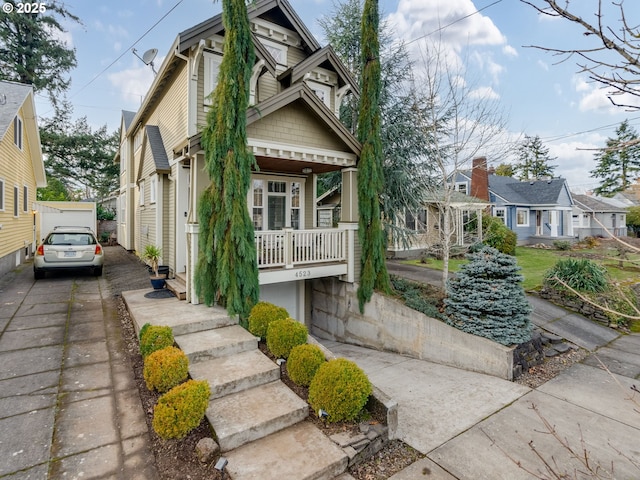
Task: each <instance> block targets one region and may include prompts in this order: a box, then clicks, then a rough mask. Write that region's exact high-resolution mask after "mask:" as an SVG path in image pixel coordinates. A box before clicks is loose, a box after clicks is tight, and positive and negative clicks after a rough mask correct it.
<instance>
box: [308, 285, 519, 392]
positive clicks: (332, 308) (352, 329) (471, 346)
mask: <svg viewBox="0 0 640 480" xmlns="http://www.w3.org/2000/svg"><path fill="white" fill-rule="evenodd" d="M312 289H313V295H312V304H311V333H312V334H313V335H315V336H317V337H319V338H324V339H328V340H334V341H339V342H344V343H349V344H353V345H359V346H363V347H369V348H375V349H378V350H386V351H391V352H397V353H400V354H403V355H407V356H409V357H413V358H418V359H421V360H428V361H432V362H436V363H440V364H444V365H449V366H452V367H456V368H462V369H465V370H470V371H474V372H480V373H486V374H489V375H493V376H496V377H500V378H504V379H506V380H513V378H514V348H512V347H505V346H504V345H500V344H499V343H496V342H493V341H491V340H489V339H487V338H483V337H478V336H476V335H471V334H469V333H465V332H462V331H460V330H458V329H456V328H454V327H451V326H449V325H447V324H446V323H444V322H442V321H440V320H436V319H434V318H430V317H427V316H426V315H424V314H422V313H420V312H417V311H415V310H413V309H411V308H409V307H407V306H406V305H404V304H403V303H401V302H399V301H398V300H396V299H393V298H390V297H387V296H384V295H380V294H377V293H374V294H373V297H372V299H371V301H370V302H369V303H367V304H366V305H365V312H364V314H361V313H360V310H359V308H358V298H357V295H356V291H357V285H355V284H350V283H345V282H340V281H338V280H337V279H334V278H330V277H328V278H320V279H315V280H313V281H312Z"/></svg>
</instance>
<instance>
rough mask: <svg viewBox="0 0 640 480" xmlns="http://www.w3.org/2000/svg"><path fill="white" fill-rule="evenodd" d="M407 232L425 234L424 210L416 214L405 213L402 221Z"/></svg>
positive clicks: (425, 215)
mask: <svg viewBox="0 0 640 480" xmlns="http://www.w3.org/2000/svg"><path fill="white" fill-rule="evenodd" d="M404 224H405V227H406V228H407V230H413V231H414V232H425V231H426V230H427V211H426V210H425V209H424V208H421V209H420V210H418V214H417V215H414V214H413V213H409V212H407V213H406V215H405V220H404Z"/></svg>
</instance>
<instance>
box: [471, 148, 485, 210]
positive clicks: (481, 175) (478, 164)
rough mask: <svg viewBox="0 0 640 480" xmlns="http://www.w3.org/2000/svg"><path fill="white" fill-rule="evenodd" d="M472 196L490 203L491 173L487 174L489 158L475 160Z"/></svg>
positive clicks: (472, 173)
mask: <svg viewBox="0 0 640 480" xmlns="http://www.w3.org/2000/svg"><path fill="white" fill-rule="evenodd" d="M471 196H472V197H476V198H479V199H481V200H487V201H489V173H488V172H487V157H478V158H474V159H473V169H472V170H471Z"/></svg>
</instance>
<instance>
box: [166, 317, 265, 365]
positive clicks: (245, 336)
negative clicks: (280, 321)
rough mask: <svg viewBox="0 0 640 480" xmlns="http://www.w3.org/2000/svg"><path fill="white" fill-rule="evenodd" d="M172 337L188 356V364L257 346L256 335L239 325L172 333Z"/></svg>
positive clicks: (245, 350)
mask: <svg viewBox="0 0 640 480" xmlns="http://www.w3.org/2000/svg"><path fill="white" fill-rule="evenodd" d="M174 338H175V341H176V343H177V344H178V346H179V347H180V349H181V350H182V351H183V352H184V353H185V354H186V355H187V357H188V358H189V363H190V364H194V363H197V362H202V361H206V360H211V359H212V358H220V357H224V356H227V355H233V354H236V353H242V352H247V351H249V350H255V349H257V348H258V340H257V339H256V337H254V336H253V335H251V334H250V333H249V332H247V331H246V330H245V329H244V328H242V327H241V326H239V325H232V326H230V327H222V328H216V329H214V330H205V331H199V332H194V333H187V334H185V335H175V333H174Z"/></svg>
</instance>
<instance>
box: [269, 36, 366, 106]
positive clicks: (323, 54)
mask: <svg viewBox="0 0 640 480" xmlns="http://www.w3.org/2000/svg"><path fill="white" fill-rule="evenodd" d="M314 67H325V68H327V69H329V70H334V71H335V72H336V73H337V74H338V80H339V86H343V85H346V84H348V85H350V86H351V89H352V91H353V92H354V93H355V94H356V95H360V92H359V90H358V85H357V82H356V80H355V79H354V78H353V76H352V75H351V73H350V72H349V71H348V70H347V69H346V68H345V66H344V65H343V63H342V61H341V60H340V59H339V58H338V56H337V55H336V52H335V51H334V50H333V48H332V47H331V45H327V46H326V47H324V48H321V49H320V50H318V51H316V52H314V53H313V54H311V55H310V56H309V57H307V58H305V59H304V60H302V61H301V62H300V63H298V64H297V65H295V66H294V67H291V68H288V69H287V70H285V71H284V72H282V73H281V74H280V75H279V76H278V80H279V81H281V82H282V83H283V84H284V85H285V86H289V85H291V84H293V83H296V82H297V81H298V80H300V79H301V78H303V77H304V76H305V75H306V74H307V73H308V72H310V71H311V70H312V69H313V68H314Z"/></svg>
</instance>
